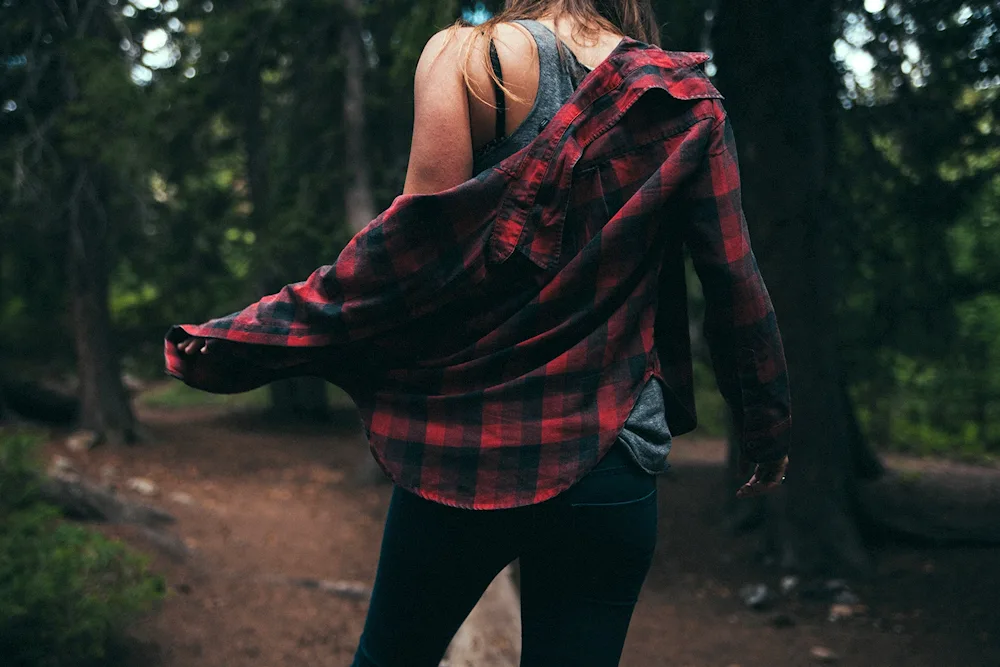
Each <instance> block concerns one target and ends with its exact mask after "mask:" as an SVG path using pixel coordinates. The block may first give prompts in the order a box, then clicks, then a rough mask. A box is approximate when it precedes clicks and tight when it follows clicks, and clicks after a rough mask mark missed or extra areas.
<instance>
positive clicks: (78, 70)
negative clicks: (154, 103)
mask: <svg viewBox="0 0 1000 667" xmlns="http://www.w3.org/2000/svg"><path fill="white" fill-rule="evenodd" d="M4 28H5V29H6V35H7V37H8V39H9V43H11V44H12V45H13V46H14V47H15V49H16V51H15V53H17V52H20V53H21V54H22V55H23V67H21V68H20V69H19V70H18V71H17V72H16V74H15V76H13V77H11V79H12V84H13V85H12V92H13V99H11V100H9V101H8V102H7V103H6V110H7V112H8V113H9V114H10V117H9V118H8V123H9V125H8V127H9V129H10V133H9V136H10V137H11V142H10V144H9V145H8V146H7V147H5V148H6V150H4V152H3V157H4V163H3V167H4V168H5V170H8V171H7V173H8V175H9V176H10V177H11V181H10V182H12V183H13V187H12V188H11V191H10V194H11V200H10V201H9V203H7V205H6V206H5V208H6V209H7V212H8V213H10V214H11V215H12V217H14V218H15V219H18V220H20V221H21V225H22V229H23V230H24V235H25V236H27V237H28V238H33V239H39V240H43V242H42V243H40V244H39V245H38V246H37V247H36V248H35V250H36V252H38V253H39V254H38V255H36V256H35V257H34V258H33V260H34V261H33V262H32V266H31V267H29V270H32V271H34V272H35V273H36V275H39V276H44V275H45V274H44V272H43V271H39V268H40V266H44V265H46V264H47V265H48V266H49V267H55V266H59V263H58V262H45V261H44V260H45V259H46V258H48V257H54V258H57V259H63V260H64V261H65V264H66V273H65V274H64V275H62V276H60V277H61V279H62V280H63V281H64V282H63V285H68V288H69V289H68V290H64V292H68V294H69V305H70V310H71V317H70V322H71V325H72V331H73V338H74V344H75V350H76V356H77V370H78V375H79V380H80V382H79V385H80V401H81V409H80V413H79V414H80V419H79V421H80V425H81V426H82V427H83V428H87V429H91V430H94V431H96V432H97V433H98V434H99V435H100V436H102V437H105V438H108V439H111V440H118V441H123V440H131V439H132V438H133V437H134V430H135V422H134V417H133V415H132V410H131V407H130V405H129V399H128V396H127V394H126V392H125V390H124V387H123V386H122V382H121V377H120V370H119V363H118V350H117V349H116V346H115V344H114V340H113V333H112V325H111V318H110V313H109V307H108V284H109V276H110V272H111V270H112V264H111V261H110V256H111V255H110V253H111V252H112V251H111V247H112V245H113V244H114V243H115V240H116V238H117V237H118V235H119V234H118V232H119V230H120V229H121V227H122V225H121V220H127V219H130V218H136V217H139V214H140V209H141V206H142V202H143V200H144V199H145V198H146V197H145V194H144V193H143V191H142V187H141V184H140V181H139V179H138V178H137V174H139V173H141V171H142V170H141V169H136V167H137V166H139V165H140V164H141V163H142V160H143V159H142V156H140V155H138V154H137V152H136V150H135V144H134V143H132V142H137V141H141V138H142V136H143V135H144V134H145V132H144V125H143V124H142V119H141V117H140V116H138V115H137V114H135V113H134V109H135V108H136V107H137V106H139V100H140V98H141V91H140V90H139V89H138V88H137V87H136V86H134V85H133V84H132V83H131V82H130V81H129V79H128V66H129V63H128V61H127V59H126V58H122V57H121V54H120V50H119V44H120V43H121V42H122V40H123V39H125V36H126V35H127V33H128V29H127V27H126V26H125V24H124V21H123V19H122V16H121V14H119V13H118V12H117V11H116V10H114V8H112V7H111V6H109V5H107V3H104V2H100V1H99V0H89V1H88V2H83V3H77V2H70V3H55V2H53V3H48V4H46V5H44V6H43V5H38V4H29V5H24V4H19V5H17V6H15V7H14V8H8V9H5V17H4ZM126 41H127V39H126ZM25 223H27V224H25ZM60 237H61V239H60V241H61V242H58V243H57V245H56V247H52V244H53V243H56V241H55V240H56V239H57V238H60ZM40 282H41V284H42V285H45V284H46V282H44V281H40ZM59 301H60V300H56V303H59ZM32 305H34V304H32ZM38 305H42V306H43V307H45V306H44V304H43V303H39V304H38ZM46 325H47V326H45V327H43V329H46V328H51V320H50V322H47V323H46ZM42 336H43V337H45V338H47V339H49V338H50V336H49V335H47V334H46V333H44V332H43V333H42Z"/></svg>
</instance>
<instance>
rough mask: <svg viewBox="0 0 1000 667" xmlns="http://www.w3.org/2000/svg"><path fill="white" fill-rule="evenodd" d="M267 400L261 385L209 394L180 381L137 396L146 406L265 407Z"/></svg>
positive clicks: (171, 407) (166, 407) (168, 407)
mask: <svg viewBox="0 0 1000 667" xmlns="http://www.w3.org/2000/svg"><path fill="white" fill-rule="evenodd" d="M268 402H269V399H268V394H267V388H266V387H261V388H260V389H254V390H253V391H248V392H246V393H243V394H210V393H208V392H204V391H199V390H198V389H192V388H191V387H189V386H187V385H186V384H184V383H182V382H170V383H168V384H164V385H162V386H160V387H157V388H155V389H151V390H149V391H147V392H145V393H143V394H142V396H141V397H139V404H140V405H143V406H145V407H147V408H162V409H168V410H169V409H182V408H193V407H204V406H222V407H228V408H265V407H267V405H268Z"/></svg>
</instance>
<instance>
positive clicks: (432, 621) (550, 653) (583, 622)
mask: <svg viewBox="0 0 1000 667" xmlns="http://www.w3.org/2000/svg"><path fill="white" fill-rule="evenodd" d="M656 521H657V508H656V478H655V477H654V476H653V475H650V474H648V473H646V472H644V471H643V470H642V469H641V468H639V466H638V465H636V463H635V462H634V461H633V460H632V459H631V458H630V457H629V456H628V454H627V453H626V452H625V448H624V447H623V446H622V444H621V443H620V442H618V443H615V445H614V446H613V447H612V448H611V451H610V452H609V453H608V454H607V455H606V456H605V457H604V458H603V459H602V460H601V462H600V463H599V464H598V465H597V466H596V467H595V468H594V469H593V470H592V471H591V472H590V473H588V474H587V475H586V476H584V478H583V479H581V480H580V481H579V482H577V483H576V484H575V485H573V486H572V487H570V488H569V489H568V490H567V491H565V492H564V493H561V494H560V495H558V496H556V497H555V498H553V499H552V500H549V501H546V502H544V503H540V504H538V505H532V506H528V507H518V508H514V509H509V510H489V511H484V510H466V509H457V508H454V507H447V506H445V505H441V504H438V503H434V502H431V501H428V500H424V499H422V498H420V497H418V496H416V495H414V494H412V493H409V492H407V491H403V490H401V489H399V488H397V489H396V490H395V491H394V492H393V495H392V501H391V502H390V505H389V514H388V517H387V518H386V523H385V533H384V536H383V538H382V551H381V554H380V557H379V564H378V572H377V574H376V577H375V585H374V589H373V591H372V599H371V605H370V607H369V609H368V617H367V619H366V621H365V628H364V632H363V633H362V636H361V643H360V646H359V647H358V652H357V655H356V656H355V658H354V663H353V664H354V667H437V665H438V663H439V662H440V661H441V659H442V657H443V655H444V652H445V650H446V649H447V647H448V643H449V642H450V641H451V638H452V637H453V636H454V634H455V632H456V631H457V630H458V628H459V626H460V625H461V624H462V622H463V621H464V620H465V617H466V616H467V615H468V614H469V612H470V611H471V610H472V607H473V606H475V604H476V602H477V601H478V600H479V597H480V596H481V595H482V593H483V591H484V590H486V587H487V586H488V585H489V584H490V582H491V581H492V580H493V578H494V577H495V576H496V575H497V574H498V573H499V572H500V570H502V569H503V568H504V567H505V566H506V565H507V564H509V563H510V562H511V561H513V560H514V559H515V558H519V559H520V567H521V570H520V575H521V576H520V584H521V626H522V654H521V666H522V667H561V666H566V667H579V666H580V665H586V666H587V667H612V666H614V665H617V664H618V661H619V659H620V658H621V652H622V647H623V646H624V643H625V635H626V633H627V632H628V626H629V622H630V621H631V618H632V611H633V609H634V608H635V603H636V599H637V598H638V595H639V590H640V589H641V588H642V584H643V581H644V580H645V578H646V574H647V572H648V571H649V566H650V562H651V560H652V556H653V548H654V546H655V543H656Z"/></svg>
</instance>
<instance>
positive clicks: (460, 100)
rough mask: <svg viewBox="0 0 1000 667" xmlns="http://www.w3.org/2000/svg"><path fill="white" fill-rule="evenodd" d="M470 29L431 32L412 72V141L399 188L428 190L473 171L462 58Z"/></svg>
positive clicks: (450, 184) (449, 184)
mask: <svg viewBox="0 0 1000 667" xmlns="http://www.w3.org/2000/svg"><path fill="white" fill-rule="evenodd" d="M467 30H468V29H458V30H455V31H453V32H452V31H447V30H445V31H442V32H439V33H438V34H436V35H434V36H433V37H431V39H430V41H428V42H427V46H425V47H424V51H423V53H422V54H421V56H420V61H419V62H418V63H417V72H416V75H415V77H414V112H413V141H412V143H411V145H410V163H409V166H408V167H407V170H406V183H405V185H404V186H403V194H432V193H435V192H441V191H442V190H447V189H448V188H452V187H454V186H456V185H458V184H460V183H463V182H465V181H467V180H468V179H469V178H471V177H472V132H471V128H470V124H469V97H468V95H467V93H466V86H465V82H464V80H463V78H462V74H461V70H460V67H459V66H460V64H461V62H462V61H461V59H462V58H463V57H464V52H463V44H464V43H465V41H466V37H467V34H468V33H467V32H466V31H467Z"/></svg>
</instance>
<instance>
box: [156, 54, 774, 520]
mask: <svg viewBox="0 0 1000 667" xmlns="http://www.w3.org/2000/svg"><path fill="white" fill-rule="evenodd" d="M706 60H707V56H705V55H703V54H692V53H671V52H665V51H662V50H660V49H659V48H656V47H653V46H649V45H646V44H643V43H641V42H637V41H634V40H631V39H625V40H623V41H622V43H621V44H620V45H619V46H618V47H617V48H616V49H615V51H614V52H613V53H612V54H611V55H610V56H609V57H608V58H607V59H606V60H605V61H604V62H603V63H602V64H600V65H599V66H598V67H597V68H595V70H594V71H593V72H592V73H591V74H589V75H588V76H587V77H586V79H585V80H584V81H583V82H582V83H581V85H580V87H579V88H578V89H577V91H576V92H575V94H574V95H573V96H572V97H571V98H570V99H569V100H568V102H567V103H566V104H565V105H564V106H563V107H562V108H561V109H560V110H559V111H558V112H557V113H556V115H555V116H554V117H553V118H552V120H551V121H550V122H549V123H548V125H547V126H546V127H545V128H544V129H543V131H542V132H541V134H540V135H539V136H538V137H537V139H536V140H535V141H534V142H533V143H531V144H530V145H529V146H527V147H526V148H524V149H522V150H521V151H520V152H518V153H516V154H515V155H513V156H511V157H510V158H507V159H506V160H504V161H503V162H501V163H500V164H499V165H497V166H496V167H494V168H491V169H489V170H487V171H485V172H483V173H482V174H480V175H478V176H476V177H475V178H472V179H470V180H469V181H467V182H466V183H463V184H461V185H459V186H457V187H455V188H452V189H450V190H447V191H445V192H441V193H438V194H432V195H404V196H400V197H397V198H396V199H395V201H394V202H393V203H392V205H391V206H390V207H389V208H388V209H387V210H386V211H385V212H383V213H382V214H381V215H380V216H378V218H376V219H375V220H374V221H372V222H371V223H370V224H369V225H368V226H367V227H366V228H365V229H364V230H362V231H361V232H359V233H358V234H357V235H356V236H355V237H354V238H353V239H352V240H351V241H350V242H349V243H348V245H347V246H346V247H345V248H344V250H343V251H342V252H341V253H340V255H339V256H338V257H337V259H336V261H335V262H334V263H333V264H331V265H329V266H324V267H321V268H319V269H318V270H316V271H315V272H314V273H313V274H312V275H311V276H310V277H309V278H308V279H307V280H305V281H303V282H300V283H296V284H291V285H287V286H286V287H284V288H283V289H282V290H281V291H280V292H278V293H277V294H274V295H271V296H268V297H265V298H263V299H261V300H260V301H258V302H257V303H255V304H253V305H252V306H250V307H248V308H246V309H245V310H243V311H240V312H237V313H234V314H232V315H229V316H227V317H223V318H220V319H216V320H212V321H210V322H208V323H206V324H202V325H200V326H191V325H184V326H179V327H174V328H173V329H171V331H170V332H168V334H167V337H166V343H165V350H166V362H167V370H168V372H169V373H170V374H172V375H174V376H175V377H178V378H180V379H182V380H184V381H185V382H187V383H188V384H190V385H192V386H194V387H198V388H201V389H205V390H207V391H213V392H237V391H245V390H248V389H251V388H253V387H256V386H260V385H262V384H264V383H267V382H270V381H272V380H275V379H279V378H284V377H292V376H299V375H316V376H321V377H324V378H326V379H327V380H329V381H331V382H333V383H335V384H338V385H340V386H342V387H344V388H345V389H346V390H347V391H348V393H349V394H350V395H351V396H352V398H353V399H354V400H355V402H356V403H357V404H358V407H359V409H360V412H361V415H362V419H363V421H364V424H365V429H366V432H367V434H368V437H369V442H370V447H371V450H372V453H373V455H374V456H375V458H376V460H377V461H378V463H379V465H380V466H381V467H382V469H383V471H384V472H385V473H386V474H387V475H388V476H389V477H390V478H391V479H392V480H393V481H394V482H395V483H396V484H397V485H399V486H401V487H403V488H405V489H408V490H410V491H412V492H414V493H416V494H418V495H420V496H422V497H424V498H428V499H430V500H433V501H436V502H439V503H443V504H446V505H451V506H456V507H466V508H473V509H500V508H510V507H517V506H523V505H530V504H535V503H539V502H542V501H545V500H546V499H549V498H552V497H554V496H555V495H557V494H558V493H559V492H561V491H563V490H564V489H566V488H568V487H569V486H570V485H572V484H573V483H574V482H575V481H577V480H578V479H580V478H581V477H582V476H583V475H585V474H586V473H587V472H588V471H589V470H590V469H591V468H593V467H594V466H595V465H596V464H597V462H598V460H599V459H600V458H601V457H602V456H603V454H604V453H605V452H606V451H607V450H608V449H609V448H610V447H611V445H612V444H613V443H614V441H615V439H616V437H617V435H618V433H619V432H620V430H621V429H622V427H623V425H624V423H625V421H626V419H627V417H628V415H629V412H630V410H631V408H632V406H633V404H634V402H635V400H636V398H637V397H638V395H639V393H640V392H641V390H642V388H643V387H644V386H645V384H646V382H647V381H648V380H649V379H650V378H651V377H654V376H655V377H657V378H659V379H660V380H662V381H663V382H664V385H665V387H666V391H665V396H666V412H667V421H668V424H669V425H670V428H671V430H672V432H673V433H674V434H680V433H684V432H686V431H689V430H691V429H692V428H694V426H695V423H696V416H695V406H694V397H693V390H692V372H691V366H692V363H691V353H690V341H689V329H688V327H689V324H688V313H687V288H686V286H685V277H684V276H685V272H684V250H683V249H684V248H685V247H686V248H687V250H688V252H689V254H690V256H691V258H692V260H693V264H694V267H695V269H696V271H697V274H698V276H699V278H700V281H701V283H702V285H703V291H704V294H705V302H706V313H705V334H706V338H707V340H708V342H709V348H710V351H711V353H712V358H713V365H714V370H715V373H716V377H717V381H718V385H719V388H720V390H721V391H722V394H723V395H724V397H725V398H726V399H727V401H728V403H729V405H730V406H731V408H732V411H733V414H734V416H735V419H736V423H737V424H738V425H739V429H740V435H741V436H742V449H743V454H744V456H745V457H747V458H748V459H749V460H750V461H754V462H757V461H766V460H774V459H778V458H781V457H783V456H784V455H785V454H786V453H787V450H788V429H789V425H790V416H789V415H790V412H789V393H788V382H787V373H786V367H785V361H784V353H783V349H782V344H781V338H780V335H779V332H778V327H777V323H776V320H775V315H774V311H773V309H772V306H771V301H770V298H769V296H768V293H767V290H766V288H765V285H764V282H763V280H762V279H761V275H760V273H759V271H758V268H757V263H756V261H755V259H754V256H753V253H752V251H751V247H750V240H749V237H748V234H747V227H746V223H745V220H744V217H743V213H742V207H741V203H740V181H739V173H738V168H737V160H736V152H735V146H734V139H733V133H732V128H731V127H730V123H729V121H728V120H727V117H726V114H725V112H724V110H723V107H722V105H721V102H720V99H721V95H720V94H719V93H718V91H717V90H716V89H715V88H714V87H713V86H712V84H711V83H710V81H709V79H708V78H707V77H706V76H705V74H704V73H703V72H702V69H701V65H702V63H704V62H705V61H706ZM187 336H198V337H206V338H210V339H217V340H216V341H214V342H213V345H214V346H215V347H214V349H213V350H212V351H211V352H210V353H208V354H204V355H192V356H185V355H182V354H181V353H180V352H179V351H178V350H177V348H176V343H177V342H180V341H181V340H183V339H184V338H186V337H187Z"/></svg>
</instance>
